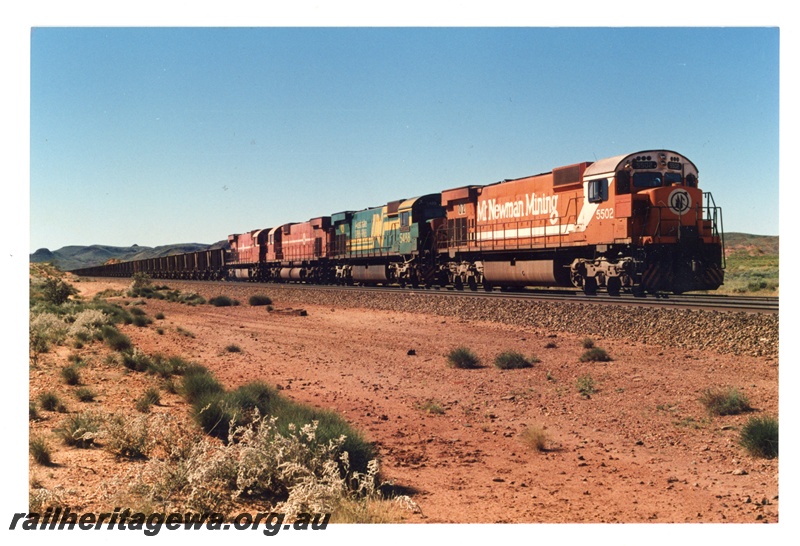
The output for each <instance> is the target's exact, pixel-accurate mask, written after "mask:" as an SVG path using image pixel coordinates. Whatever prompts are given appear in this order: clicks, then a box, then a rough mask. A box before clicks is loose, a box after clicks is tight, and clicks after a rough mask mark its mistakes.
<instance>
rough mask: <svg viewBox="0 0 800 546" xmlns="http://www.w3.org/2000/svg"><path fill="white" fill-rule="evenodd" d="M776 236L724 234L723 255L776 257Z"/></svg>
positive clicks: (777, 249)
mask: <svg viewBox="0 0 800 546" xmlns="http://www.w3.org/2000/svg"><path fill="white" fill-rule="evenodd" d="M778 243H779V237H778V236H777V235H748V234H747V233H726V234H725V255H726V256H731V255H733V254H737V255H741V256H753V257H755V256H778V255H779V252H778V251H779V244H778Z"/></svg>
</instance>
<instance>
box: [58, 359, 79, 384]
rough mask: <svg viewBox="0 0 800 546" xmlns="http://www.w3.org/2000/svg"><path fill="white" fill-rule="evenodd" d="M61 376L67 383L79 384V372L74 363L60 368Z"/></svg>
mask: <svg viewBox="0 0 800 546" xmlns="http://www.w3.org/2000/svg"><path fill="white" fill-rule="evenodd" d="M61 377H62V379H64V383H66V384H67V385H80V383H81V374H80V372H79V371H78V367H77V365H75V364H72V365H70V366H64V367H63V368H61Z"/></svg>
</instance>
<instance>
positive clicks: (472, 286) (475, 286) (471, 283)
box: [467, 276, 478, 292]
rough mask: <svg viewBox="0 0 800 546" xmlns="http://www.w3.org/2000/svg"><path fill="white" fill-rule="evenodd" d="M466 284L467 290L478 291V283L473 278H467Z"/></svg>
mask: <svg viewBox="0 0 800 546" xmlns="http://www.w3.org/2000/svg"><path fill="white" fill-rule="evenodd" d="M467 284H468V285H469V289H470V290H472V291H473V292H475V291H476V290H477V289H478V281H477V280H476V279H475V277H474V276H472V277H469V278H468V279H467Z"/></svg>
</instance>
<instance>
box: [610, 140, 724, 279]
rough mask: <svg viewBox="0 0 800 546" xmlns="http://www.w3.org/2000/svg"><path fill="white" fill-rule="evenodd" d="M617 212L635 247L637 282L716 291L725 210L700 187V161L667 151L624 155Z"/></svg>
mask: <svg viewBox="0 0 800 546" xmlns="http://www.w3.org/2000/svg"><path fill="white" fill-rule="evenodd" d="M614 181H615V184H614V188H613V190H614V192H615V193H616V213H617V216H618V217H620V218H625V219H626V222H625V225H624V227H623V228H622V230H617V231H618V232H619V231H624V232H625V233H624V235H625V237H624V238H625V239H626V240H628V241H630V244H631V245H632V247H633V248H635V249H636V255H635V256H634V260H635V267H636V282H637V284H638V285H639V286H640V287H641V288H643V289H645V290H647V291H649V292H658V291H672V292H675V293H680V292H685V291H689V290H714V289H716V288H718V287H719V286H720V285H721V284H722V280H723V271H722V270H723V267H724V264H723V252H722V244H723V242H722V233H721V223H722V212H721V210H720V209H719V208H718V207H716V206H715V205H714V202H713V198H712V196H711V194H710V193H704V192H703V191H702V189H700V188H699V187H698V185H699V184H698V172H697V168H696V167H695V165H694V164H693V163H692V162H691V161H689V160H688V159H686V158H685V157H683V156H681V155H679V154H676V153H675V152H670V151H666V150H660V151H651V152H639V153H637V154H631V155H629V156H626V157H624V158H623V159H622V160H621V161H620V162H619V164H618V167H617V170H616V173H615V175H614Z"/></svg>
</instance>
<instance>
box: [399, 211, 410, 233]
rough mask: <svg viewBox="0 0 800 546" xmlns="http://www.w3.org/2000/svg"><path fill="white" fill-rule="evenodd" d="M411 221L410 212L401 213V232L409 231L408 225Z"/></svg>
mask: <svg viewBox="0 0 800 546" xmlns="http://www.w3.org/2000/svg"><path fill="white" fill-rule="evenodd" d="M410 219H411V213H410V212H408V211H406V212H401V213H400V231H408V229H409V227H408V225H409V224H408V223H409V220H410Z"/></svg>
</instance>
